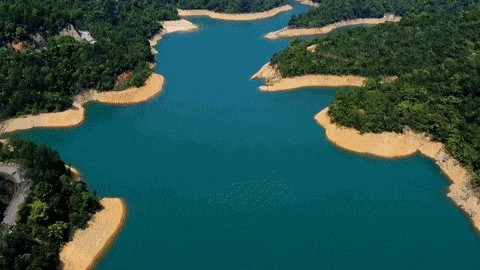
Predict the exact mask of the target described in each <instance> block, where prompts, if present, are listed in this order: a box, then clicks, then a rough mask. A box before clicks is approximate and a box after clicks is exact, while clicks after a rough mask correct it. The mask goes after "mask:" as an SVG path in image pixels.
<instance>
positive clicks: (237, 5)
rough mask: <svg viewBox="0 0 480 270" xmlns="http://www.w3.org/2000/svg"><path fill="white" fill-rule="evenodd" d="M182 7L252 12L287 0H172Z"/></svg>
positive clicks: (269, 7)
mask: <svg viewBox="0 0 480 270" xmlns="http://www.w3.org/2000/svg"><path fill="white" fill-rule="evenodd" d="M170 3H171V4H174V5H175V6H177V7H178V8H181V9H208V10H211V11H216V12H221V13H252V12H261V11H266V10H269V9H273V8H276V7H279V6H282V5H285V4H286V3H287V1H286V0H171V1H170Z"/></svg>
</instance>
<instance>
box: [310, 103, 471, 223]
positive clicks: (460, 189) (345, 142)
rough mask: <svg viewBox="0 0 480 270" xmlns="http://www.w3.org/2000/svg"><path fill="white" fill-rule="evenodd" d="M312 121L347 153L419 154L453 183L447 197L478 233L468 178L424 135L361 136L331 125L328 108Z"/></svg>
mask: <svg viewBox="0 0 480 270" xmlns="http://www.w3.org/2000/svg"><path fill="white" fill-rule="evenodd" d="M315 120H316V121H317V122H318V123H319V124H320V125H321V126H322V127H323V128H324V129H325V133H326V137H327V139H328V140H329V141H330V142H331V143H333V144H334V145H336V146H338V147H340V148H342V149H345V150H347V151H351V152H354V153H358V154H363V155H372V156H377V157H382V158H388V159H394V158H404V157H409V156H412V155H415V154H417V153H420V154H422V155H424V156H426V157H428V158H430V159H432V160H434V161H435V163H436V164H437V166H438V167H439V168H440V170H441V171H442V173H443V174H445V175H446V176H447V177H448V178H449V179H450V180H451V182H452V184H451V185H450V186H449V190H448V193H447V196H448V197H449V198H450V199H452V201H453V202H454V203H455V204H456V205H457V206H458V207H460V208H461V209H462V210H463V211H464V212H465V213H466V214H467V215H468V216H469V217H470V219H471V221H472V223H473V226H474V227H475V229H476V230H477V231H479V232H480V205H479V203H480V201H479V199H478V197H477V195H476V192H475V190H474V188H473V187H472V185H471V180H472V178H471V174H470V172H469V171H467V170H466V169H465V168H464V167H463V166H462V165H461V164H460V163H459V162H458V161H457V160H456V159H454V158H453V157H451V156H450V155H449V154H448V153H447V151H446V149H445V147H444V145H443V144H442V143H439V142H433V141H431V140H430V138H429V137H427V136H426V135H425V134H420V133H414V132H412V131H405V132H404V133H403V134H398V133H393V132H384V133H380V134H374V133H366V134H360V132H358V131H357V130H355V129H353V128H345V127H340V126H338V125H336V124H335V123H332V121H331V118H330V116H329V115H328V108H326V109H324V110H323V111H321V112H320V113H318V114H317V115H316V116H315Z"/></svg>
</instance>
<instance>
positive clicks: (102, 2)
mask: <svg viewBox="0 0 480 270" xmlns="http://www.w3.org/2000/svg"><path fill="white" fill-rule="evenodd" d="M285 2H286V1H285V0H254V1H251V0H201V1H190V0H188V1H187V0H50V1H42V0H34V1H31V0H15V1H14V0H6V1H0V18H1V19H0V120H3V119H6V118H10V117H15V116H19V115H25V114H38V113H41V112H53V111H62V110H65V109H66V108H68V107H69V106H70V105H71V104H72V102H73V100H72V98H73V96H75V95H76V94H78V93H79V92H80V91H82V90H84V89H92V88H93V89H97V90H99V91H104V90H112V89H114V88H115V89H123V88H125V87H128V86H132V85H135V86H141V85H142V84H143V83H144V82H145V80H146V79H147V78H148V76H149V75H150V73H151V70H150V69H149V65H148V63H147V62H153V61H154V57H153V55H152V53H151V51H150V47H149V42H148V38H149V37H152V36H153V35H154V34H155V33H156V32H158V31H159V30H160V28H161V24H160V22H161V21H164V20H174V19H179V17H178V14H177V11H176V8H177V7H180V8H206V9H211V10H215V11H220V12H233V13H236V12H253V11H263V10H267V9H270V8H273V7H277V6H279V5H282V4H284V3H285ZM70 25H72V26H73V28H74V30H75V31H77V30H78V31H80V30H82V31H88V32H89V33H90V34H91V36H92V37H93V39H94V40H95V42H78V41H76V40H74V39H73V38H72V37H69V36H63V37H59V32H60V31H62V30H63V29H65V28H69V27H70ZM78 31H77V32H78ZM14 46H20V47H22V48H24V49H25V51H26V52H24V53H18V52H16V51H15V50H13V48H12V47H14ZM130 71H134V73H133V76H132V77H131V78H129V80H128V82H127V83H126V84H124V85H122V86H116V85H115V82H116V79H117V78H118V76H120V75H121V74H124V73H126V72H130Z"/></svg>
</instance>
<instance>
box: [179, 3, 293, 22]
mask: <svg viewBox="0 0 480 270" xmlns="http://www.w3.org/2000/svg"><path fill="white" fill-rule="evenodd" d="M292 9H293V8H292V6H290V5H284V6H280V7H277V8H274V9H271V10H267V11H263V12H256V13H237V14H229V13H218V12H214V11H210V10H206V9H188V10H187V9H177V10H178V15H179V16H180V17H200V16H201V17H210V18H211V19H215V20H223V21H238V22H241V21H256V20H263V19H268V18H272V17H275V16H277V15H278V14H280V13H282V12H286V11H290V10H292Z"/></svg>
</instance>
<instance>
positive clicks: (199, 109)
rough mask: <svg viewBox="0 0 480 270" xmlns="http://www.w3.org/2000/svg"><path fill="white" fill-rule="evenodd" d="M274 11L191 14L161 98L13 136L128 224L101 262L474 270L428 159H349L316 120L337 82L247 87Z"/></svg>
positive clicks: (164, 57) (473, 249)
mask: <svg viewBox="0 0 480 270" xmlns="http://www.w3.org/2000/svg"><path fill="white" fill-rule="evenodd" d="M291 5H292V6H293V7H294V8H295V9H294V11H293V12H289V13H285V14H282V15H280V16H278V17H275V18H273V19H269V20H264V21H258V22H248V23H229V22H219V21H214V20H211V19H206V18H205V19H204V18H202V19H192V22H194V23H196V24H198V25H199V26H200V27H201V30H200V31H199V32H195V33H189V34H179V35H172V36H167V37H165V38H164V40H162V41H161V42H160V43H159V45H158V46H157V50H158V51H159V55H158V56H157V62H158V66H157V70H156V72H157V73H160V74H162V75H164V76H165V77H166V79H167V85H166V88H165V91H164V93H163V94H162V95H161V96H159V97H158V98H156V99H154V100H152V101H151V102H149V103H146V104H142V105H138V106H132V107H112V106H105V105H101V104H91V105H89V106H88V109H87V119H86V123H85V124H84V125H83V126H81V127H79V128H76V129H72V130H35V131H30V132H26V133H22V134H19V135H17V137H20V138H23V139H31V140H34V141H35V142H37V143H40V144H47V145H48V146H50V147H52V148H53V149H56V150H57V151H59V152H60V154H61V155H62V158H63V159H64V160H65V161H66V162H68V163H71V164H72V165H74V166H75V167H77V168H78V169H80V170H81V172H82V174H83V176H84V178H85V181H86V182H87V183H88V185H89V187H90V189H92V190H96V191H97V193H98V194H99V196H100V197H106V196H108V197H122V198H124V199H125V201H126V203H127V205H128V208H129V215H128V221H127V224H126V226H125V229H124V231H123V232H122V234H121V235H120V237H119V238H118V240H117V241H116V242H115V244H114V245H113V247H112V249H111V250H110V252H109V253H108V254H107V256H106V257H105V258H104V259H103V260H102V262H101V263H100V264H99V266H98V269H102V270H103V269H478V265H480V256H479V254H480V238H479V237H478V236H477V235H476V234H475V232H474V230H473V229H472V226H471V224H470V222H469V220H468V218H467V217H466V216H465V215H464V214H463V213H462V212H461V211H460V210H459V209H458V208H456V207H455V206H454V205H453V203H451V202H450V201H449V199H448V198H447V197H446V195H445V193H446V187H447V185H448V180H447V179H445V178H444V177H443V176H442V175H441V174H440V172H439V170H438V169H437V168H436V167H435V165H434V164H433V162H431V161H430V160H428V159H426V158H423V157H420V156H415V157H412V158H409V159H402V160H383V159H376V158H371V157H362V156H357V155H354V154H350V153H347V152H344V151H342V150H340V149H338V148H336V147H335V146H333V145H331V144H330V143H328V142H327V140H326V139H325V134H324V130H323V129H322V128H321V127H320V126H318V125H317V123H316V122H315V121H314V119H313V117H314V116H315V114H316V113H318V112H319V111H320V110H322V109H323V108H325V107H327V106H328V104H329V103H330V102H331V101H332V99H333V96H334V94H335V90H334V89H310V90H304V91H298V92H291V93H277V94H268V93H262V92H260V91H258V86H259V85H260V84H261V82H257V81H250V80H249V78H250V76H251V75H252V74H253V73H255V72H256V71H257V70H258V69H259V68H260V67H261V66H262V65H263V64H264V63H266V62H268V60H269V59H270V57H271V56H272V55H273V54H274V53H275V52H278V51H280V50H281V49H283V48H285V47H286V46H287V45H288V41H286V40H283V41H269V40H266V39H264V38H263V35H264V34H266V33H268V32H271V31H274V30H278V29H280V28H282V27H284V26H286V24H287V22H288V19H289V18H290V16H291V15H292V14H293V13H299V12H304V11H305V10H306V8H305V7H303V6H300V5H298V4H295V3H291Z"/></svg>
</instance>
